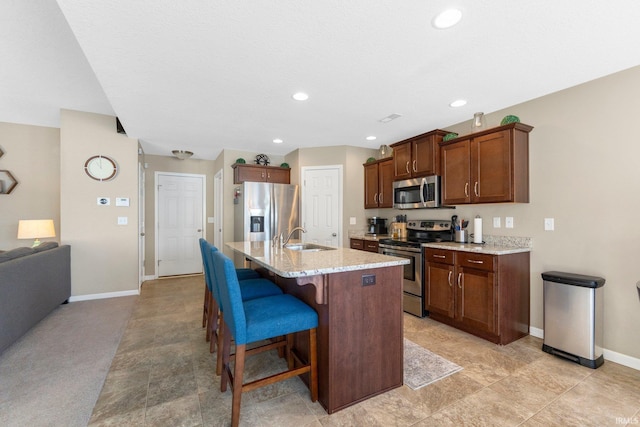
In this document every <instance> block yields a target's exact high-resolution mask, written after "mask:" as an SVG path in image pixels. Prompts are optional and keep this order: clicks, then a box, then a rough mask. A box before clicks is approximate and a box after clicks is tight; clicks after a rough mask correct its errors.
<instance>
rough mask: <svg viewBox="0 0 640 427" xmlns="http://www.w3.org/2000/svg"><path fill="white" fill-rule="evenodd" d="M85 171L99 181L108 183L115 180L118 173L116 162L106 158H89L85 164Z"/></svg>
mask: <svg viewBox="0 0 640 427" xmlns="http://www.w3.org/2000/svg"><path fill="white" fill-rule="evenodd" d="M84 171H85V172H86V173H87V175H89V176H90V177H91V178H93V179H95V180H97V181H108V180H110V179H113V178H115V176H116V173H117V172H118V166H117V165H116V162H115V161H114V160H113V159H111V158H109V157H106V156H93V157H89V159H87V161H86V162H85V164H84Z"/></svg>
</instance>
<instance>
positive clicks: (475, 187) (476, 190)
mask: <svg viewBox="0 0 640 427" xmlns="http://www.w3.org/2000/svg"><path fill="white" fill-rule="evenodd" d="M473 192H474V193H476V197H479V196H480V195H479V194H478V181H476V183H475V184H474V185H473Z"/></svg>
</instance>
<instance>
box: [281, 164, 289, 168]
mask: <svg viewBox="0 0 640 427" xmlns="http://www.w3.org/2000/svg"><path fill="white" fill-rule="evenodd" d="M280 167H281V168H288V167H289V163H280Z"/></svg>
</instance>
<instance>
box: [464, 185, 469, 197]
mask: <svg viewBox="0 0 640 427" xmlns="http://www.w3.org/2000/svg"><path fill="white" fill-rule="evenodd" d="M464 197H469V183H468V182H465V183H464Z"/></svg>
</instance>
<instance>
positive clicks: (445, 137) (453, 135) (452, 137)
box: [442, 132, 458, 141]
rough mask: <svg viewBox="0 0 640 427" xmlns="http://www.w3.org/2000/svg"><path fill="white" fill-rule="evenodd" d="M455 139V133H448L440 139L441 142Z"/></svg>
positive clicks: (456, 135)
mask: <svg viewBox="0 0 640 427" xmlns="http://www.w3.org/2000/svg"><path fill="white" fill-rule="evenodd" d="M457 137H458V134H457V133H455V132H449V133H448V134H446V135H445V136H444V137H443V138H442V140H443V141H449V140H451V139H455V138H457Z"/></svg>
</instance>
